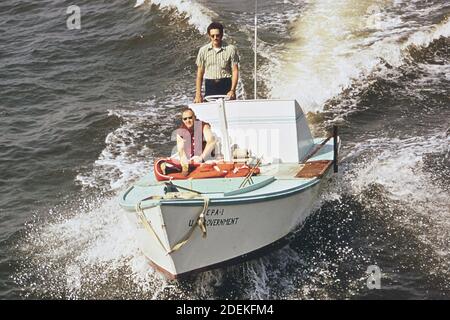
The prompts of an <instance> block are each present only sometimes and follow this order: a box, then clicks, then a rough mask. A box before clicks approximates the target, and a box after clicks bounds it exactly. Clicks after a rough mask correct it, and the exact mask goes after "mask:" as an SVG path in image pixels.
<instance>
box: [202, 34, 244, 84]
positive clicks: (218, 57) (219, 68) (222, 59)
mask: <svg viewBox="0 0 450 320" xmlns="http://www.w3.org/2000/svg"><path fill="white" fill-rule="evenodd" d="M238 63H239V54H238V51H237V49H236V47H235V46H233V45H231V44H227V43H225V42H222V47H221V48H220V50H218V51H216V50H215V49H214V48H213V46H212V44H211V43H208V44H207V45H204V46H203V47H201V48H200V50H199V51H198V55H197V61H196V64H197V66H198V67H200V66H201V67H204V68H205V79H222V78H231V76H232V66H234V65H235V64H238Z"/></svg>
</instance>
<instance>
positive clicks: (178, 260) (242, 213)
mask: <svg viewBox="0 0 450 320" xmlns="http://www.w3.org/2000/svg"><path fill="white" fill-rule="evenodd" d="M321 180H323V179H320V180H318V181H317V183H316V184H314V185H312V186H310V187H307V188H305V189H302V190H300V191H297V192H293V193H292V194H290V195H285V196H280V197H278V198H276V199H271V200H264V199H262V200H260V201H258V202H252V203H236V204H218V205H215V204H211V205H210V206H209V207H208V210H207V212H206V225H207V236H206V237H205V238H203V237H202V232H201V230H200V228H198V227H196V229H195V230H194V233H193V234H192V236H191V237H190V239H189V240H188V242H187V243H186V244H185V245H184V246H183V247H182V248H181V249H179V250H177V251H174V252H172V253H168V251H170V248H173V247H174V246H175V245H176V244H177V243H178V242H180V241H181V240H183V238H184V237H185V235H186V234H187V233H188V232H189V230H190V228H191V227H192V225H193V222H194V221H195V220H196V217H198V214H199V212H200V211H202V209H203V207H202V206H201V205H197V206H180V205H162V206H157V207H153V208H150V209H146V210H145V211H144V212H145V216H146V218H147V220H148V222H149V223H150V224H151V226H152V228H153V230H150V229H149V228H148V227H145V225H144V223H142V222H141V221H140V219H139V216H138V215H137V214H136V213H135V212H131V211H128V212H127V214H128V217H129V219H130V220H131V222H132V223H133V224H134V225H135V226H136V227H137V237H138V240H139V242H140V245H141V249H142V251H143V253H144V254H145V256H146V257H147V258H148V259H150V261H151V262H152V265H153V266H154V267H155V268H157V269H158V271H160V272H162V273H164V274H165V275H166V276H167V277H168V278H176V277H178V276H180V275H184V274H187V273H190V272H193V271H200V270H205V269H209V268H213V267H218V266H220V265H221V264H226V262H227V261H229V260H232V259H233V260H235V259H236V258H243V256H245V255H247V254H249V253H251V252H254V251H258V250H260V249H262V248H264V247H267V246H269V245H271V244H274V243H276V242H278V241H280V240H282V239H283V238H284V237H286V236H287V235H288V234H289V233H290V232H291V231H293V230H294V229H295V228H296V227H297V226H298V225H299V224H302V223H303V222H304V221H305V219H306V218H307V217H308V216H309V214H310V213H311V210H312V207H313V205H314V201H315V200H316V199H317V195H318V193H319V189H320V186H321V184H322V182H321ZM158 238H159V239H158Z"/></svg>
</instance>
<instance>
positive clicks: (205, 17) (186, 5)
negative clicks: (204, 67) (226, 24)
mask: <svg viewBox="0 0 450 320" xmlns="http://www.w3.org/2000/svg"><path fill="white" fill-rule="evenodd" d="M145 2H146V0H137V1H136V4H135V8H136V7H140V6H142V5H143V4H144V3H145ZM148 2H150V3H153V4H155V5H158V6H159V7H160V8H161V9H163V10H170V9H175V10H177V11H178V13H179V15H180V16H181V17H185V18H187V20H188V22H189V23H190V24H191V25H193V26H194V27H195V28H197V30H198V31H199V32H200V33H206V29H207V28H208V25H209V24H210V23H211V22H212V19H214V18H215V17H217V14H216V13H215V12H213V11H212V10H210V9H208V8H206V7H205V6H203V5H201V4H200V3H197V2H195V1H191V0H151V1H150V0H149V1H148Z"/></svg>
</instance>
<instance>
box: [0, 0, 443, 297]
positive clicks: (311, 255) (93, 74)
mask: <svg viewBox="0 0 450 320" xmlns="http://www.w3.org/2000/svg"><path fill="white" fill-rule="evenodd" d="M72 4H74V3H72V2H69V1H55V0H46V1H40V2H39V3H36V2H35V1H16V0H6V1H2V3H1V4H0V15H1V19H0V21H1V22H0V40H1V41H0V42H1V50H0V70H1V72H0V73H1V77H0V95H1V100H0V154H1V157H0V173H1V174H0V194H1V197H0V248H1V250H0V297H1V298H2V299H11V298H70V299H86V298H91V299H99V298H108V299H110V298H137V299H166V298H172V299H178V298H182V299H203V298H210V299H211V298H212V299H214V298H229V299H236V298H243V299H247V298H252V299H268V298H272V299H311V298H318V299H366V298H382V299H390V298H405V299H448V298H449V296H450V271H449V270H450V266H449V263H450V250H449V248H450V202H449V200H448V199H449V191H450V190H449V187H450V184H449V181H450V151H449V142H450V137H449V133H450V123H449V119H450V108H449V106H450V94H449V93H450V90H449V88H450V50H449V48H450V38H449V37H450V22H449V14H450V4H449V3H448V2H446V1H438V0H432V1H426V2H424V1H406V0H405V1H400V0H393V1H388V0H384V1H381V0H380V1H376V0H372V1H369V0H362V1H361V0H359V1H350V0H344V1H338V2H336V1H331V0H315V1H314V0H310V1H301V0H297V1H294V0H291V1H281V0H280V1H261V0H260V1H259V10H260V12H261V15H260V19H259V22H260V29H259V37H260V42H259V43H258V60H259V66H258V74H259V78H258V87H259V88H260V89H259V92H258V93H259V96H260V97H262V98H295V99H297V100H298V101H299V102H300V103H301V105H302V107H303V109H304V110H305V111H306V112H308V118H309V120H310V123H311V126H312V129H313V131H314V132H315V133H316V134H318V135H320V134H323V133H324V131H325V130H326V129H327V128H329V126H330V124H332V123H334V122H338V123H339V124H340V126H341V129H340V134H341V137H342V139H343V142H344V144H343V148H342V156H341V158H342V159H341V167H340V173H339V174H338V176H337V177H336V179H335V180H334V182H333V183H332V184H331V185H330V186H328V188H327V189H326V191H325V193H324V194H323V196H322V197H321V199H320V200H319V202H318V203H317V206H316V208H315V210H314V213H313V214H312V215H311V217H310V218H309V219H308V220H307V221H306V223H305V225H304V226H303V228H299V229H298V230H297V231H296V232H295V233H294V235H292V239H291V242H290V244H289V245H288V246H286V247H284V248H283V249H280V250H278V251H275V252H273V253H271V254H269V255H266V256H264V257H262V258H260V259H256V260H253V261H249V262H245V263H241V264H239V265H236V266H233V267H229V268H226V269H219V270H213V271H209V272H206V273H202V274H199V275H196V276H193V277H192V278H190V279H187V280H184V281H181V282H170V281H166V280H164V279H163V278H161V277H160V276H159V275H158V274H156V273H155V272H154V271H153V270H152V269H151V268H149V266H148V264H147V261H146V260H145V258H144V257H143V255H142V254H141V253H140V251H139V249H138V245H137V243H136V241H135V239H134V237H133V231H132V230H131V229H130V227H129V225H128V222H127V221H126V219H125V217H124V216H123V215H122V214H121V213H120V208H119V206H118V204H117V202H116V200H115V199H116V196H117V194H118V193H119V192H120V191H121V190H123V189H124V188H125V187H126V186H127V185H129V184H130V183H131V182H132V181H134V180H135V179H136V178H138V177H139V176H141V175H142V174H143V173H144V172H146V171H147V170H149V169H150V168H151V163H152V160H153V159H154V158H155V157H158V156H160V155H167V154H168V153H170V151H171V149H172V147H173V145H174V142H173V141H171V132H172V130H173V129H175V128H176V127H177V123H178V111H179V110H180V108H181V107H182V106H185V105H186V104H187V103H189V102H190V101H192V99H193V96H194V90H195V86H194V81H195V65H194V62H195V57H196V54H197V50H198V48H199V47H200V46H201V45H202V44H204V43H205V42H206V41H207V38H206V36H205V29H206V26H207V25H208V24H209V23H210V22H211V21H213V20H219V21H222V22H223V23H224V24H225V26H226V36H227V39H228V41H230V42H233V43H235V44H236V45H237V46H238V48H239V50H240V54H241V58H242V59H241V60H242V61H241V77H242V82H241V83H240V87H239V88H240V91H239V94H240V96H241V97H252V96H253V79H252V71H253V52H254V48H253V44H252V39H253V9H254V4H253V2H252V1H246V2H244V1H235V0H232V1H222V0H213V1H203V0H196V1H194V0H191V1H187V0H185V1H183V0H158V1H153V2H152V3H150V2H149V1H146V2H145V3H143V4H142V5H141V6H138V7H136V8H135V7H134V5H135V2H133V1H131V0H130V1H119V0H112V1H101V2H96V3H92V2H91V1H83V0H79V1H77V2H76V5H78V6H79V7H80V8H81V17H82V20H81V30H68V29H67V26H66V19H67V17H68V15H67V14H66V9H67V7H68V6H69V5H72ZM370 265H377V266H379V267H380V269H381V271H382V280H381V290H369V289H368V288H367V286H366V281H367V274H366V270H367V268H368V266H370Z"/></svg>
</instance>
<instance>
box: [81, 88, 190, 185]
mask: <svg viewBox="0 0 450 320" xmlns="http://www.w3.org/2000/svg"><path fill="white" fill-rule="evenodd" d="M188 102H189V99H188V98H187V96H185V95H181V96H173V97H168V99H167V100H164V101H158V100H157V99H155V98H153V99H149V100H147V101H143V102H137V103H136V106H133V107H131V108H123V109H114V110H110V111H109V115H108V116H116V117H118V118H119V119H120V120H121V122H122V124H121V125H120V127H118V128H117V129H115V130H114V131H113V132H110V133H109V134H108V135H107V136H106V138H105V145H106V147H105V149H103V151H102V152H101V154H100V156H99V158H98V159H97V160H96V161H95V162H94V164H93V168H92V170H89V171H87V172H86V171H84V172H81V173H79V174H78V175H77V177H76V181H77V182H78V183H80V184H81V185H82V186H85V187H95V188H100V189H103V190H107V191H111V190H119V189H121V188H123V187H124V186H125V185H127V184H128V183H129V182H130V181H132V180H135V179H137V178H139V177H140V176H143V175H144V174H145V173H146V172H148V170H150V169H151V167H152V162H153V159H154V158H155V157H158V156H162V155H161V154H160V151H159V150H154V149H153V148H152V147H151V146H152V145H163V144H170V143H173V145H174V146H175V142H173V141H171V139H172V137H171V135H170V134H163V131H166V132H169V131H170V130H171V129H172V128H173V129H175V128H174V127H175V123H176V121H177V117H178V114H179V113H178V111H179V110H178V109H177V106H179V105H186V104H187V103H188Z"/></svg>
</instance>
